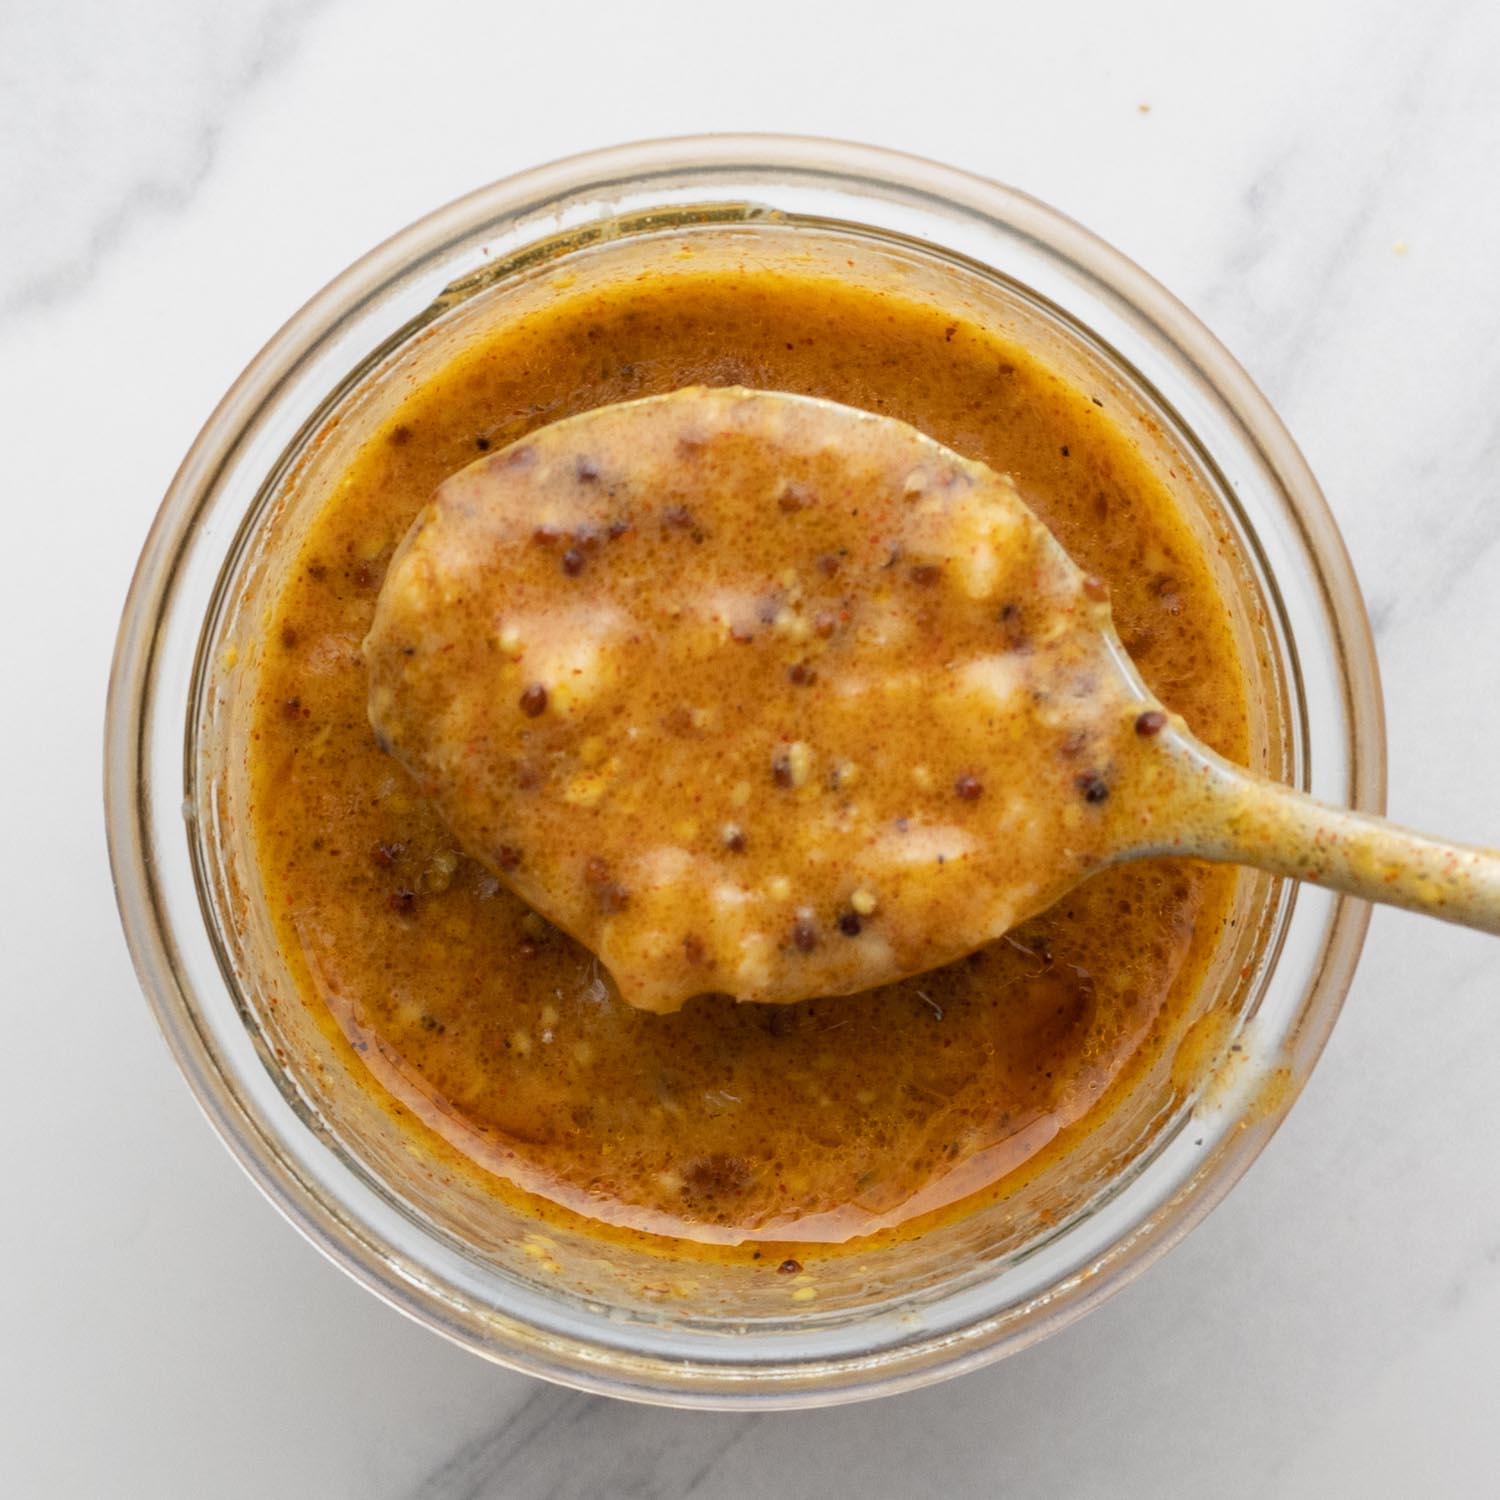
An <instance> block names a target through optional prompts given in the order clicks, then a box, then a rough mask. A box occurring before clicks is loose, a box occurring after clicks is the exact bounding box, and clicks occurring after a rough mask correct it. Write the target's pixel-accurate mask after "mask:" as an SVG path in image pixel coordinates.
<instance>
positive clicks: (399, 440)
mask: <svg viewBox="0 0 1500 1500" xmlns="http://www.w3.org/2000/svg"><path fill="white" fill-rule="evenodd" d="M385 440H386V442H388V443H389V444H390V445H391V447H393V448H404V447H405V446H406V445H407V444H408V443H409V442H411V428H410V427H408V426H407V425H406V424H405V423H404V422H403V423H402V424H401V425H400V426H399V427H393V428H391V430H390V432H389V433H388V434H387V435H386V439H385Z"/></svg>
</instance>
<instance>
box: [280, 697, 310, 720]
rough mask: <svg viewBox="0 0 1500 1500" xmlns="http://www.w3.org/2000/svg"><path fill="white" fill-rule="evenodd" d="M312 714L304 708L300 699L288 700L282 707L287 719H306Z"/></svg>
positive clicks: (283, 714)
mask: <svg viewBox="0 0 1500 1500" xmlns="http://www.w3.org/2000/svg"><path fill="white" fill-rule="evenodd" d="M311 712H312V711H311V710H310V709H306V708H303V706H302V700H301V699H300V698H288V699H287V700H286V702H284V703H283V704H282V705H281V713H282V717H283V718H287V719H305V718H308V717H309V716H310V714H311Z"/></svg>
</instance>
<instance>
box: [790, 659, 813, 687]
mask: <svg viewBox="0 0 1500 1500" xmlns="http://www.w3.org/2000/svg"><path fill="white" fill-rule="evenodd" d="M786 676H787V681H788V682H790V683H793V684H795V685H796V686H797V687H811V686H812V685H813V683H815V682H816V681H817V680H818V674H817V670H816V669H815V668H813V667H810V666H808V664H807V663H806V662H805V661H798V662H793V663H792V665H791V666H789V667H788V668H787V669H786Z"/></svg>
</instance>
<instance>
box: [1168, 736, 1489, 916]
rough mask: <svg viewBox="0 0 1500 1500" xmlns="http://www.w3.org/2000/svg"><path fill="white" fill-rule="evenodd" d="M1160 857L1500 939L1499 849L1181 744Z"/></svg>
mask: <svg viewBox="0 0 1500 1500" xmlns="http://www.w3.org/2000/svg"><path fill="white" fill-rule="evenodd" d="M1169 753H1170V754H1173V758H1174V759H1175V760H1176V761H1177V767H1176V769H1177V771H1178V776H1177V778H1176V779H1175V786H1174V789H1173V796H1172V798H1171V802H1172V806H1171V810H1170V816H1171V818H1172V823H1173V828H1172V833H1171V834H1170V835H1169V836H1167V837H1164V838H1162V839H1161V840H1159V841H1157V842H1155V843H1154V845H1153V852H1157V853H1166V852H1173V853H1179V854H1195V855H1197V856H1199V857H1200V858H1202V859H1211V860H1222V861H1228V862H1231V863H1234V864H1245V865H1253V866H1255V867H1256V868H1257V869H1261V870H1267V871H1269V872H1270V873H1271V874H1273V875H1285V876H1289V877H1290V878H1291V879H1293V880H1307V881H1311V882H1312V883H1313V884H1314V885H1321V886H1327V887H1329V888H1330V889H1331V890H1336V891H1343V892H1345V893H1346V894H1347V895H1350V896H1359V897H1362V898H1363V899H1364V900H1366V901H1379V902H1381V903H1383V904H1385V905H1387V906H1400V907H1404V908H1405V909H1406V910H1407V911H1414V912H1420V913H1422V914H1423V915H1425V916H1430V917H1440V918H1441V919H1442V920H1443V921H1445V922H1456V923H1458V924H1459V925H1461V926H1464V927H1477V928H1478V929H1479V930H1480V931H1481V932H1492V933H1495V934H1497V935H1500V851H1497V850H1494V849H1480V848H1475V847H1473V846H1472V845H1465V844H1448V843H1443V842H1442V841H1441V840H1439V839H1433V838H1428V837H1427V836H1426V835H1425V834H1421V833H1414V832H1412V831H1411V830H1410V829H1407V828H1401V827H1398V826H1397V825H1396V824H1394V823H1388V822H1386V821H1385V819H1383V818H1376V817H1371V816H1369V815H1367V814H1364V813H1356V812H1350V811H1348V810H1347V809H1345V808H1338V807H1330V806H1328V805H1327V804H1326V803H1323V802H1319V801H1317V800H1316V799H1314V798H1312V797H1308V796H1305V795H1304V794H1303V793H1301V792H1297V791H1293V790H1292V788H1290V787H1286V786H1280V785H1278V784H1276V783H1274V782H1269V781H1262V780H1261V779H1260V778H1259V777H1256V776H1253V775H1251V774H1250V773H1249V772H1247V771H1243V770H1241V769H1240V768H1239V767H1237V766H1234V765H1231V764H1230V763H1229V762H1228V761H1226V760H1223V759H1221V758H1220V757H1219V756H1217V755H1215V754H1214V753H1213V752H1212V751H1211V750H1209V749H1207V748H1206V747H1205V746H1202V745H1199V744H1197V743H1196V742H1192V743H1188V742H1187V737H1186V736H1182V737H1181V738H1179V739H1178V743H1177V744H1176V745H1174V746H1172V747H1171V750H1169Z"/></svg>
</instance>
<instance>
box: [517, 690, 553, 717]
mask: <svg viewBox="0 0 1500 1500" xmlns="http://www.w3.org/2000/svg"><path fill="white" fill-rule="evenodd" d="M546 708H547V689H546V688H544V687H543V686H542V685H541V683H539V682H533V683H532V684H531V686H530V687H528V688H527V689H526V691H525V692H524V693H522V694H521V712H522V713H523V714H525V715H526V717H527V718H528V719H534V718H536V717H537V715H538V714H541V713H543V712H545V711H546Z"/></svg>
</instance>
